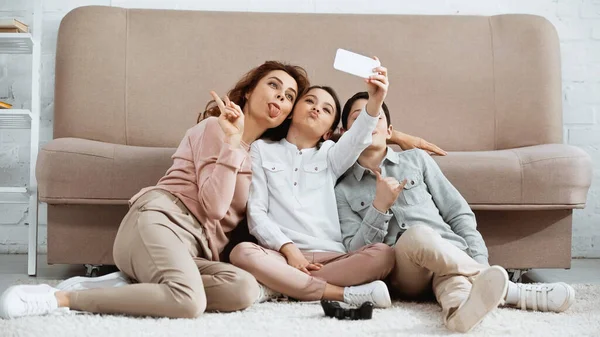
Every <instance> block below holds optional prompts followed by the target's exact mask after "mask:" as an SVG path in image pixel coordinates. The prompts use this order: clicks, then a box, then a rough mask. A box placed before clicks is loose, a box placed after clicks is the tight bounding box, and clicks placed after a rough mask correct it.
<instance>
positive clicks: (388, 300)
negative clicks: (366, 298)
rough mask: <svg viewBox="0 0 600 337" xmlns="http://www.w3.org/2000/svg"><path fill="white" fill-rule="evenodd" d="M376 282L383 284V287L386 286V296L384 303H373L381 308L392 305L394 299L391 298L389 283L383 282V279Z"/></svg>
mask: <svg viewBox="0 0 600 337" xmlns="http://www.w3.org/2000/svg"><path fill="white" fill-rule="evenodd" d="M376 282H377V283H381V284H383V287H385V298H384V299H383V300H384V303H381V305H379V304H378V303H373V305H375V308H380V309H384V308H389V307H391V306H392V299H391V298H390V291H389V289H388V287H387V285H386V284H385V282H383V281H381V280H378V281H376Z"/></svg>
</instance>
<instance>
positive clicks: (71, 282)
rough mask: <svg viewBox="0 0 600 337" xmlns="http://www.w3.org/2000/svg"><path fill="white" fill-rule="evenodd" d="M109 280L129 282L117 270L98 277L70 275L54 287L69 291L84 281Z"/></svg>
mask: <svg viewBox="0 0 600 337" xmlns="http://www.w3.org/2000/svg"><path fill="white" fill-rule="evenodd" d="M111 280H120V281H121V282H123V283H129V282H128V278H127V276H125V274H124V273H123V272H120V271H117V272H114V273H110V274H106V275H103V276H99V277H85V276H75V277H71V278H69V279H67V280H64V281H63V282H61V283H59V284H58V285H57V286H56V289H58V290H62V291H70V290H73V289H74V287H75V286H76V285H78V284H81V283H84V282H85V283H100V282H105V281H111ZM82 288H83V289H93V288H86V287H82Z"/></svg>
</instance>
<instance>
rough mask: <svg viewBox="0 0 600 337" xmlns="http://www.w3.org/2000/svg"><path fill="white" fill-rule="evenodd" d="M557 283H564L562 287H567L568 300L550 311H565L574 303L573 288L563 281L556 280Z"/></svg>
mask: <svg viewBox="0 0 600 337" xmlns="http://www.w3.org/2000/svg"><path fill="white" fill-rule="evenodd" d="M558 283H559V284H562V285H564V287H565V288H566V289H567V292H568V293H569V297H568V300H567V301H566V302H565V303H563V305H561V306H560V307H559V308H557V309H556V310H552V311H554V312H563V311H566V310H567V309H569V308H570V307H571V306H572V305H573V303H575V289H573V287H571V286H570V285H568V284H566V283H564V282H558Z"/></svg>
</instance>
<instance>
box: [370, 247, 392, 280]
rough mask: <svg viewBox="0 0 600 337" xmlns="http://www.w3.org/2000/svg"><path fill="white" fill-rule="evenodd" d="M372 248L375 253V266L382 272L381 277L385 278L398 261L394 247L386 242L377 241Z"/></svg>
mask: <svg viewBox="0 0 600 337" xmlns="http://www.w3.org/2000/svg"><path fill="white" fill-rule="evenodd" d="M371 249H372V250H373V251H374V255H375V259H374V261H373V266H374V267H375V268H376V269H377V270H378V271H380V272H381V275H380V277H379V278H384V277H386V276H387V274H389V273H390V272H391V271H392V269H394V265H395V263H396V255H395V254H394V249H393V248H392V247H390V246H388V245H386V244H385V243H376V244H374V245H373V247H372V248H371Z"/></svg>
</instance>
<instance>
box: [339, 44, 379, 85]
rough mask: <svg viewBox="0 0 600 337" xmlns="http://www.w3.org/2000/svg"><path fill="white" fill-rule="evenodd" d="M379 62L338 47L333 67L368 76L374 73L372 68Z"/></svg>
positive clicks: (377, 65)
mask: <svg viewBox="0 0 600 337" xmlns="http://www.w3.org/2000/svg"><path fill="white" fill-rule="evenodd" d="M380 65H381V62H379V60H375V59H372V58H370V57H367V56H363V55H360V54H357V53H353V52H351V51H348V50H345V49H341V48H339V49H338V50H337V52H336V53H335V60H334V61H333V67H334V68H335V69H337V70H340V71H343V72H347V73H349V74H352V75H356V76H359V77H362V78H368V77H369V76H371V75H373V74H375V72H373V68H376V67H379V66H380Z"/></svg>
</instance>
